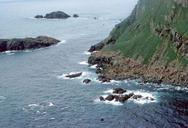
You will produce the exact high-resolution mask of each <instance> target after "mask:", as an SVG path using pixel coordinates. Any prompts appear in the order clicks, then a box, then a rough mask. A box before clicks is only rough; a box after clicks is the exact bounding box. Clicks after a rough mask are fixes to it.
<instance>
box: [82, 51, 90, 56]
mask: <svg viewBox="0 0 188 128" xmlns="http://www.w3.org/2000/svg"><path fill="white" fill-rule="evenodd" d="M83 54H84V55H91V53H90V52H88V51H84V53H83Z"/></svg>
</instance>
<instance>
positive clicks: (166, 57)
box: [88, 0, 188, 86]
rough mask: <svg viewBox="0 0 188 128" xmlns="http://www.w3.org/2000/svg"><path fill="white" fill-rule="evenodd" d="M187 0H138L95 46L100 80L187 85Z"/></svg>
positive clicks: (91, 60) (95, 61)
mask: <svg viewBox="0 0 188 128" xmlns="http://www.w3.org/2000/svg"><path fill="white" fill-rule="evenodd" d="M187 23H188V0H139V1H138V3H137V5H136V6H135V8H134V10H133V12H132V13H131V15H130V16H129V17H128V18H127V19H125V20H124V21H123V22H121V23H120V24H118V25H116V26H115V28H114V29H113V30H112V32H111V33H110V35H109V37H108V38H106V39H105V40H103V41H102V42H100V43H98V44H97V45H94V46H92V47H91V49H90V50H89V51H90V52H93V51H98V52H94V53H92V55H91V56H90V58H89V61H88V62H89V63H90V64H97V65H98V66H97V70H96V73H98V74H99V80H101V81H109V80H110V79H115V80H123V79H127V78H131V79H132V78H133V79H134V78H139V79H142V80H143V81H145V82H154V83H170V84H175V85H185V86H187V85H188V24H187Z"/></svg>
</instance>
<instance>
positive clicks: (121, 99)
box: [99, 93, 134, 103]
mask: <svg viewBox="0 0 188 128" xmlns="http://www.w3.org/2000/svg"><path fill="white" fill-rule="evenodd" d="M132 96H134V94H133V93H130V94H128V95H108V96H107V97H106V98H104V97H102V96H100V97H99V99H100V101H113V100H115V101H118V102H121V103H124V102H125V101H127V100H128V99H129V98H131V97H132Z"/></svg>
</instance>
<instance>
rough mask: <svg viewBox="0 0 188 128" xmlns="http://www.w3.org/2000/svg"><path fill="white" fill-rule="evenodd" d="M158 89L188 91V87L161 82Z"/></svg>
mask: <svg viewBox="0 0 188 128" xmlns="http://www.w3.org/2000/svg"><path fill="white" fill-rule="evenodd" d="M157 90H159V91H160V90H167V91H174V90H175V91H186V92H188V87H181V86H173V85H165V84H161V85H159V86H158V88H157Z"/></svg>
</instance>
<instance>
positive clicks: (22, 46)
mask: <svg viewBox="0 0 188 128" xmlns="http://www.w3.org/2000/svg"><path fill="white" fill-rule="evenodd" d="M58 42H60V40H57V39H54V38H51V37H47V36H39V37H36V38H15V39H0V52H5V51H12V50H16V51H18V50H27V49H38V48H42V47H48V46H51V45H54V44H57V43H58Z"/></svg>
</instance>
